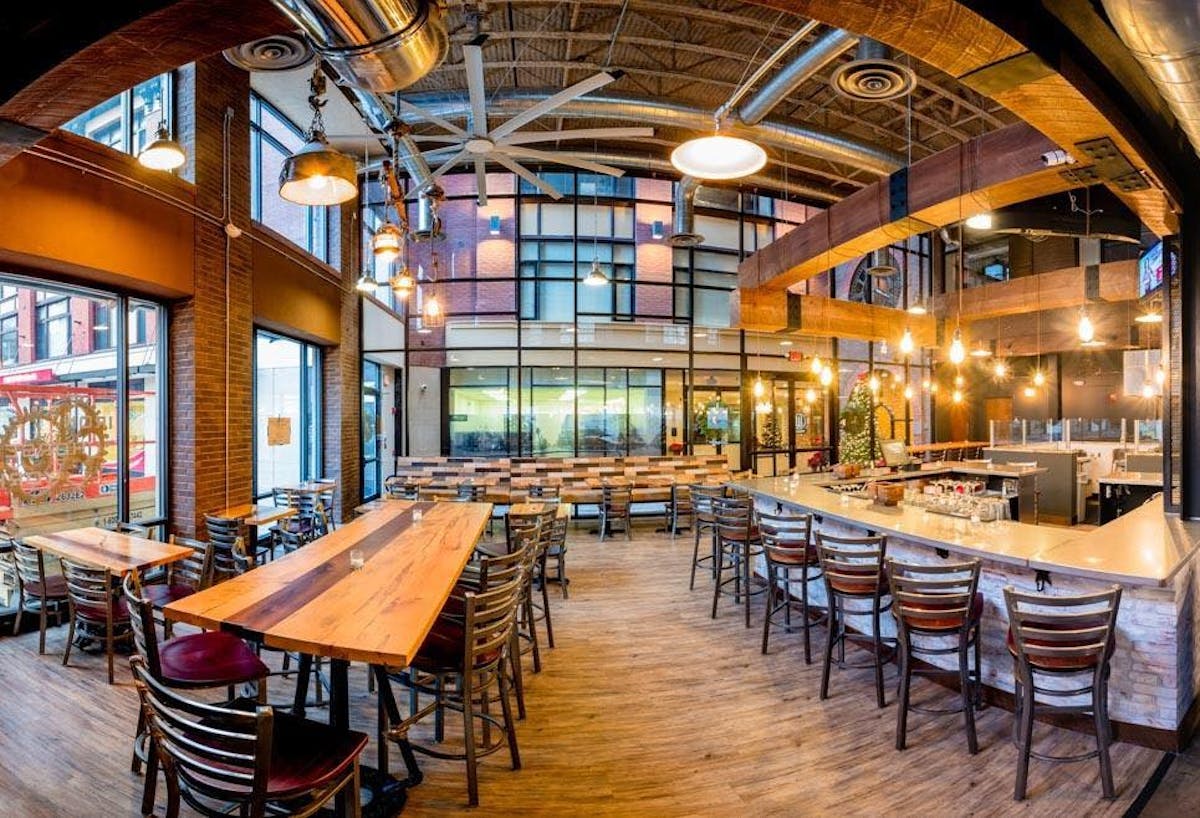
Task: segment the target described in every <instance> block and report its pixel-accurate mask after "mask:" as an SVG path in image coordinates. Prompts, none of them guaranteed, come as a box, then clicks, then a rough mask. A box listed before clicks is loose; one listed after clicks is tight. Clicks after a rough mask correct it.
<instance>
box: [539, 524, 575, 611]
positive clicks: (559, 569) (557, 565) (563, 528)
mask: <svg viewBox="0 0 1200 818" xmlns="http://www.w3.org/2000/svg"><path fill="white" fill-rule="evenodd" d="M570 522H571V521H570V520H569V519H568V518H566V517H563V516H562V515H555V517H554V522H553V523H552V524H551V526H550V542H549V544H548V545H547V547H546V558H545V561H544V562H543V564H542V583H543V584H545V583H546V582H557V583H558V588H559V590H560V591H561V592H562V598H563V599H566V598H567V597H568V596H569V594H568V592H567V586H568V585H570V584H571V579H570V578H569V577H568V576H567V531H568V529H569V527H570ZM552 561H553V563H554V572H553V575H551V573H550V572H549V567H550V562H552Z"/></svg>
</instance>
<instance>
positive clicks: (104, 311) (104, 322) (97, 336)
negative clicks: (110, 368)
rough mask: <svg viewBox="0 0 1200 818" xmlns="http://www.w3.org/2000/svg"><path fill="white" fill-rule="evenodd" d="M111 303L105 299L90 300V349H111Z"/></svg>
mask: <svg viewBox="0 0 1200 818" xmlns="http://www.w3.org/2000/svg"><path fill="white" fill-rule="evenodd" d="M112 346H113V329H112V305H111V304H109V303H108V302H107V301H94V302H92V349H93V350H98V349H112Z"/></svg>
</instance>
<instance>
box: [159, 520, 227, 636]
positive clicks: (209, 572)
mask: <svg viewBox="0 0 1200 818" xmlns="http://www.w3.org/2000/svg"><path fill="white" fill-rule="evenodd" d="M170 541H171V543H172V544H173V545H183V546H187V547H188V548H190V549H192V553H191V555H189V556H187V557H184V558H183V559H181V560H177V561H175V562H172V563H169V564H168V565H167V568H166V573H165V574H164V577H163V582H153V583H146V584H144V585H142V597H143V598H144V599H145V600H146V601H147V603H149V605H150V606H151V607H152V608H154V609H156V610H158V609H161V608H162V607H163V606H164V605H168V604H170V603H172V602H174V601H175V600H177V599H183V598H184V597H187V596H191V595H192V594H194V593H196V592H197V591H203V590H204V589H205V588H207V587H208V586H209V585H211V584H212V577H213V559H214V554H215V553H216V546H214V545H213V544H212V543H211V542H200V541H199V540H193V539H191V538H189V537H180V536H176V535H175V534H172V535H171V540H170ZM171 628H172V623H171V621H170V620H164V621H163V635H164V636H166V637H167V638H168V639H170V638H171Z"/></svg>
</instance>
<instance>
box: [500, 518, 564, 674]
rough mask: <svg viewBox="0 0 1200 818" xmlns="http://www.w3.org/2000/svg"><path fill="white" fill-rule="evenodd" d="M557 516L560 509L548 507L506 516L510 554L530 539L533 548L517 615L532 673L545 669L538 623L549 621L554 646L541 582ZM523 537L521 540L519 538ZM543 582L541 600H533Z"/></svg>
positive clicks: (549, 631)
mask: <svg viewBox="0 0 1200 818" xmlns="http://www.w3.org/2000/svg"><path fill="white" fill-rule="evenodd" d="M557 516H558V509H557V508H553V507H551V508H548V509H546V510H545V511H540V512H537V513H535V514H513V513H512V512H509V514H508V515H507V516H506V517H505V518H504V525H505V533H506V536H507V539H508V542H509V545H508V549H509V552H510V553H511V552H512V551H513V550H515V547H516V546H515V543H516V542H518V541H522V542H523V541H524V539H525V538H526V537H528V538H531V540H530V541H531V543H532V548H530V553H529V570H528V571H527V572H526V576H525V589H524V592H523V594H522V598H521V614H520V617H519V618H518V623H517V632H518V633H519V635H520V637H521V639H522V640H523V646H522V653H531V654H532V656H533V672H534V673H541V672H542V655H541V649H540V645H539V639H538V629H537V623H538V622H545V624H546V643H547V645H548V646H549V647H551V648H552V647H554V624H553V620H552V619H551V615H550V596H549V593H548V591H547V590H546V584H545V583H544V582H540V583H539V579H540V577H541V576H542V575H543V573H544V571H545V567H546V550H547V549H548V548H549V546H550V536H551V534H552V529H553V526H554V519H555V517H557ZM519 538H520V539H519ZM535 585H540V591H541V602H540V603H537V602H535V601H534V586H535Z"/></svg>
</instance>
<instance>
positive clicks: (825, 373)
mask: <svg viewBox="0 0 1200 818" xmlns="http://www.w3.org/2000/svg"><path fill="white" fill-rule="evenodd" d="M831 383H833V370H832V369H830V368H829V367H824V368H822V369H821V386H829V385H830V384H831Z"/></svg>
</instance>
